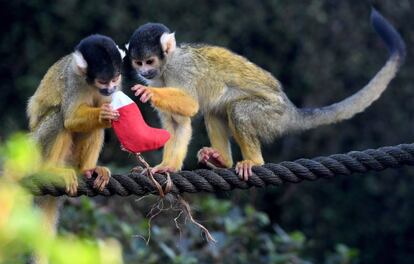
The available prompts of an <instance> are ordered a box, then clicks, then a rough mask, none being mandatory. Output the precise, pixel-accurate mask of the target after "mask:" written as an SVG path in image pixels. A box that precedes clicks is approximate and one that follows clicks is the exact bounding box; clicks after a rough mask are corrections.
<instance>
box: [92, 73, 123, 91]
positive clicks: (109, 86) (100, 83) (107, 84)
mask: <svg viewBox="0 0 414 264" xmlns="http://www.w3.org/2000/svg"><path fill="white" fill-rule="evenodd" d="M120 83H121V74H118V75H117V76H115V77H114V78H113V79H111V80H109V81H108V80H101V79H99V78H97V79H95V80H94V83H93V85H94V86H95V87H96V88H98V89H99V93H101V94H102V95H105V96H109V95H111V94H112V93H114V92H115V91H116V89H117V87H118V86H119V85H120Z"/></svg>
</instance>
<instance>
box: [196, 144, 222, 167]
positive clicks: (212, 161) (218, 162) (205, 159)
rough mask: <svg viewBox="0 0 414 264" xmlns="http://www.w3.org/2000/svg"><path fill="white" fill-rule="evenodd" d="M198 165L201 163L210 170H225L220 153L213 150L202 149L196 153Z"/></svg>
mask: <svg viewBox="0 0 414 264" xmlns="http://www.w3.org/2000/svg"><path fill="white" fill-rule="evenodd" d="M197 159H198V162H199V163H203V164H205V165H207V166H208V167H210V168H213V169H214V168H226V167H227V166H226V164H225V161H224V159H223V157H222V156H221V154H220V152H218V151H217V150H215V149H214V148H209V147H204V148H202V149H200V150H199V151H198V153H197Z"/></svg>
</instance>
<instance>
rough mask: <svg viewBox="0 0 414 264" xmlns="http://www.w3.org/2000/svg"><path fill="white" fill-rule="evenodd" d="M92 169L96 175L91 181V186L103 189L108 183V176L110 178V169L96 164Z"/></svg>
mask: <svg viewBox="0 0 414 264" xmlns="http://www.w3.org/2000/svg"><path fill="white" fill-rule="evenodd" d="M94 171H95V172H96V174H97V175H98V176H96V179H95V181H94V182H93V188H96V189H98V190H99V191H103V190H104V189H105V186H106V185H107V184H108V183H109V178H111V171H110V170H109V169H108V168H106V167H101V166H97V167H96V168H95V169H94Z"/></svg>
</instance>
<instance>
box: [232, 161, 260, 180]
mask: <svg viewBox="0 0 414 264" xmlns="http://www.w3.org/2000/svg"><path fill="white" fill-rule="evenodd" d="M255 165H260V164H256V163H254V162H253V161H252V160H242V161H239V162H237V164H236V168H235V169H236V173H237V174H238V175H239V177H240V179H242V180H243V181H247V180H248V179H249V177H250V176H252V175H253V171H252V167H253V166H255Z"/></svg>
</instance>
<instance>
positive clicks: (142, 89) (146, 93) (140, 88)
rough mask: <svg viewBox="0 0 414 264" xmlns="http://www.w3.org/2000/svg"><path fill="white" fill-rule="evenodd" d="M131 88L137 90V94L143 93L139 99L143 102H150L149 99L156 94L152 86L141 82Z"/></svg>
mask: <svg viewBox="0 0 414 264" xmlns="http://www.w3.org/2000/svg"><path fill="white" fill-rule="evenodd" d="M131 90H132V91H135V96H140V95H141V97H140V98H139V100H140V101H141V102H143V103H146V102H148V100H149V99H151V97H152V96H153V95H154V93H153V92H152V89H151V88H149V87H147V86H144V85H141V84H137V85H134V86H133V87H132V88H131Z"/></svg>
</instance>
